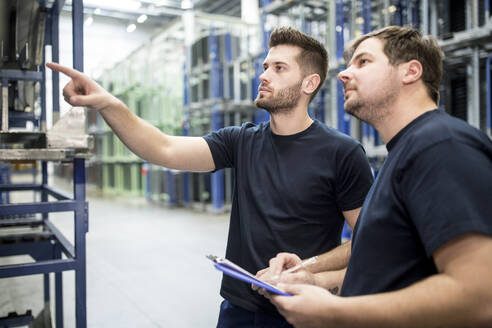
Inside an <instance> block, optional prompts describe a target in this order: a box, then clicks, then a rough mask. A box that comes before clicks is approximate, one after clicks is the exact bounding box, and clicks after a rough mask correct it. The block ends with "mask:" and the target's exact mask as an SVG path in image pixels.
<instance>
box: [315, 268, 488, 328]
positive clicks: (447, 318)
mask: <svg viewBox="0 0 492 328" xmlns="http://www.w3.org/2000/svg"><path fill="white" fill-rule="evenodd" d="M490 294H491V293H490V292H489V291H487V290H479V289H474V290H470V289H469V288H466V287H465V286H463V285H461V284H459V283H458V282H457V281H455V280H454V279H452V278H450V277H448V276H446V275H443V274H439V275H435V276H432V277H430V278H427V279H425V280H423V281H421V282H419V283H416V284H414V285H412V286H410V287H407V288H404V289H402V290H399V291H395V292H389V293H382V294H376V295H368V296H359V297H348V298H341V299H339V302H335V303H334V304H333V307H327V309H328V308H330V310H329V313H328V311H326V313H325V314H326V315H327V316H329V317H330V318H328V321H324V320H320V323H322V322H324V324H325V325H326V323H327V322H330V323H333V324H334V326H336V327H368V328H370V327H375V328H376V327H377V328H384V327H388V328H389V327H402V328H405V327H408V328H413V327H429V328H431V327H447V328H452V327H490V325H491V324H492V309H491V307H490V298H491V295H490ZM322 326H324V325H320V327H322Z"/></svg>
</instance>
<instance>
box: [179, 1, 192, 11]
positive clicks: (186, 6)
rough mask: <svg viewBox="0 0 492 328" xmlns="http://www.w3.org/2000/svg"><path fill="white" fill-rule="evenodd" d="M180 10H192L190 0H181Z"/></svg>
mask: <svg viewBox="0 0 492 328" xmlns="http://www.w3.org/2000/svg"><path fill="white" fill-rule="evenodd" d="M181 9H185V10H186V9H193V2H192V1H191V0H181Z"/></svg>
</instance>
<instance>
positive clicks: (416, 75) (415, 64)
mask: <svg viewBox="0 0 492 328" xmlns="http://www.w3.org/2000/svg"><path fill="white" fill-rule="evenodd" d="M401 65H402V67H401V68H402V69H403V72H402V73H403V78H402V83H403V84H411V83H414V82H417V81H418V80H419V79H420V78H421V77H422V73H423V69H422V64H421V63H420V62H419V61H418V60H416V59H412V60H411V61H409V62H406V63H403V64H401Z"/></svg>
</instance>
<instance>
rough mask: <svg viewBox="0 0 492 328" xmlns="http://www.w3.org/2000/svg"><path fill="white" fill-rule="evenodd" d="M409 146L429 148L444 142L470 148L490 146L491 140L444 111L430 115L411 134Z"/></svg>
mask: <svg viewBox="0 0 492 328" xmlns="http://www.w3.org/2000/svg"><path fill="white" fill-rule="evenodd" d="M408 139H409V140H408V142H407V143H409V144H411V145H413V146H414V147H416V148H429V147H432V146H434V145H438V144H440V143H442V142H455V143H458V144H466V145H469V146H478V147H482V146H487V145H490V139H489V138H488V137H487V136H486V135H485V133H483V132H482V131H480V130H479V129H477V128H475V127H473V126H471V125H469V124H468V123H466V122H465V121H463V120H461V119H459V118H456V117H453V116H451V115H449V114H447V113H446V112H444V111H440V110H437V111H435V112H432V113H430V115H429V116H428V118H427V119H426V120H423V121H422V123H421V124H420V125H418V126H417V127H416V129H414V131H412V132H411V134H410V135H409V138H408Z"/></svg>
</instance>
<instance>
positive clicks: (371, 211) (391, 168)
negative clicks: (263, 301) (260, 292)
mask: <svg viewBox="0 0 492 328" xmlns="http://www.w3.org/2000/svg"><path fill="white" fill-rule="evenodd" d="M346 59H347V61H348V64H347V69H346V70H344V71H343V72H341V73H340V74H339V79H340V80H341V81H342V83H343V84H344V93H345V110H346V111H347V112H348V113H350V114H352V115H355V116H356V117H358V118H360V119H362V120H364V121H366V122H368V123H370V124H372V125H373V126H374V127H375V128H376V129H377V130H378V131H379V132H380V134H381V135H382V137H383V139H384V140H385V141H386V142H387V145H386V147H387V149H388V157H387V158H386V160H385V162H384V164H383V166H382V168H381V170H380V171H379V173H378V176H377V178H376V180H375V182H374V184H373V186H372V188H371V190H370V191H369V194H368V195H367V198H366V200H365V202H364V205H363V208H362V211H361V214H360V217H359V219H358V221H357V225H356V228H355V230H354V235H353V240H352V254H351V258H350V262H349V264H348V267H347V272H346V275H345V279H344V282H343V286H342V290H341V296H345V297H343V298H341V297H338V296H335V295H332V294H330V293H329V292H328V291H327V290H326V289H322V288H320V287H317V286H311V285H301V284H279V285H278V287H279V288H280V289H283V290H285V291H286V292H288V293H291V294H293V295H294V296H293V297H285V296H276V295H274V296H271V300H272V302H273V303H274V304H275V305H276V306H277V308H278V309H279V311H280V312H281V313H282V314H283V315H284V316H285V317H286V318H287V320H288V321H289V322H290V323H292V324H294V325H295V326H296V327H332V326H336V327H378V328H380V327H492V275H491V272H492V237H491V236H492V201H491V200H492V198H491V197H492V142H491V140H490V139H489V137H487V135H485V134H484V133H483V132H481V131H479V130H478V129H475V128H473V127H471V126H469V125H468V124H466V123H465V122H464V121H462V120H459V119H457V118H453V117H451V116H449V115H448V114H446V113H444V112H442V111H439V110H437V109H436V108H437V104H438V100H439V85H440V81H441V75H442V53H441V50H440V48H439V46H438V45H437V42H436V41H435V40H434V39H433V38H432V37H429V36H422V35H421V34H420V32H419V31H417V30H414V29H412V28H409V27H398V26H391V27H387V28H384V29H382V30H379V31H374V32H372V33H369V34H368V35H364V36H362V37H361V38H359V39H357V40H355V42H354V43H352V44H351V46H350V47H349V48H348V49H347V51H346ZM299 262H300V259H299V258H298V257H296V256H294V255H292V254H282V255H281V256H277V257H276V258H274V259H272V260H271V262H270V263H271V265H272V266H275V267H280V268H282V269H283V268H288V267H290V266H292V265H295V264H297V263H299ZM317 275H320V274H317ZM315 276H316V275H315ZM306 277H310V279H311V281H315V282H316V284H317V285H320V286H323V284H322V279H321V278H317V279H314V278H313V277H312V274H310V273H308V272H306V271H302V272H298V273H294V274H289V273H286V274H281V279H280V281H283V282H293V281H298V282H299V281H304V282H306ZM320 281H321V283H320ZM307 282H309V281H307Z"/></svg>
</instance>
